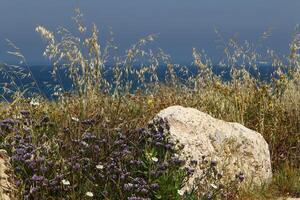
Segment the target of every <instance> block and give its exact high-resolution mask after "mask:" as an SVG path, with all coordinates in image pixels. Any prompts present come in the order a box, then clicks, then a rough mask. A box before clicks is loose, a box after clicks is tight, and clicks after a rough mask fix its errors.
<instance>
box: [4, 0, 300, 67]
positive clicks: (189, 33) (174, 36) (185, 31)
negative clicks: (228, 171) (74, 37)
mask: <svg viewBox="0 0 300 200" xmlns="http://www.w3.org/2000/svg"><path fill="white" fill-rule="evenodd" d="M77 7H79V8H80V9H81V10H82V12H83V14H84V16H85V22H86V24H87V25H90V24H91V23H92V22H95V23H96V24H97V25H98V27H99V28H100V30H101V31H102V33H103V35H104V37H105V35H106V33H107V32H108V29H109V27H112V29H113V31H114V33H115V35H116V37H115V38H116V41H117V43H118V44H119V46H120V48H121V49H123V50H124V49H126V48H128V47H129V46H130V45H131V44H133V43H134V42H135V41H137V40H138V39H140V38H141V37H143V36H146V35H148V34H152V33H154V34H158V36H159V37H158V39H157V41H156V45H157V46H158V47H160V48H162V49H164V50H165V51H166V52H167V53H169V54H170V55H171V56H172V58H173V61H174V62H177V63H189V62H191V60H192V56H191V55H192V54H191V52H192V47H196V48H198V49H205V50H206V51H207V53H208V54H209V55H210V56H214V55H217V54H218V53H217V52H219V51H218V50H217V49H216V47H217V45H216V43H215V40H216V35H215V33H214V28H217V29H219V30H220V31H221V33H222V34H223V36H224V37H225V38H228V37H231V36H233V35H234V34H235V33H239V35H240V38H241V39H242V40H244V39H247V40H250V41H251V40H256V39H257V38H258V37H259V36H260V34H261V33H262V32H264V31H265V30H267V29H268V28H269V27H271V28H272V29H273V31H272V35H271V38H270V39H268V41H267V42H266V43H265V44H266V45H267V46H269V47H271V48H274V49H276V50H277V51H279V53H287V51H288V43H289V42H290V39H291V34H292V31H293V28H294V27H295V25H296V24H298V23H299V21H300V12H299V11H298V10H299V8H300V1H299V0H289V1H288V2H287V1H280V0H264V1H262V0H251V1H247V2H246V1H238V0H227V1H222V2H221V1H218V0H205V1H204V0H203V1H202V0H189V1H176V0H164V1H161V0H152V1H145V0H129V1H120V0H119V1H117V0H99V1H92V0H90V1H80V0H76V1H59V0H48V1H38V0H27V1H23V0H2V1H1V3H0V13H1V18H0V24H1V29H0V61H6V62H13V60H12V58H11V57H9V56H7V55H6V51H7V50H8V47H7V45H6V42H5V39H6V38H8V39H10V40H12V41H14V42H15V43H16V44H17V45H18V46H19V47H20V48H21V49H22V52H23V54H24V55H25V56H26V58H27V60H28V62H29V63H30V64H32V65H36V64H47V60H46V59H45V58H43V56H42V52H43V48H44V42H43V41H42V40H41V39H40V37H39V35H38V34H37V33H35V31H34V29H35V27H36V26H38V25H44V26H45V27H48V28H49V29H51V30H55V29H56V28H57V27H58V26H66V27H72V20H71V17H72V16H73V14H74V12H73V11H74V9H75V8H77ZM101 31H100V33H101ZM100 36H101V34H100Z"/></svg>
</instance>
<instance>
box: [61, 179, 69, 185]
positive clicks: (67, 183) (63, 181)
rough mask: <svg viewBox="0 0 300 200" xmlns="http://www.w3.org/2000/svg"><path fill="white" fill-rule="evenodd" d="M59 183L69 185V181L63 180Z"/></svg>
mask: <svg viewBox="0 0 300 200" xmlns="http://www.w3.org/2000/svg"><path fill="white" fill-rule="evenodd" d="M61 182H62V184H63V185H70V184H71V183H70V181H68V180H65V179H63V180H62V181H61Z"/></svg>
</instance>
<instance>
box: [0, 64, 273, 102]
mask: <svg viewBox="0 0 300 200" xmlns="http://www.w3.org/2000/svg"><path fill="white" fill-rule="evenodd" d="M166 69H167V68H166V66H161V67H159V68H158V71H157V72H158V77H159V79H160V80H164V76H165V74H166ZM25 71H26V72H28V70H26V68H25ZM30 71H31V72H32V74H33V77H34V79H35V80H36V82H37V84H38V86H39V88H40V90H41V92H42V93H43V95H44V96H46V97H47V98H49V99H51V98H53V95H52V94H53V93H54V86H55V85H57V84H59V85H62V86H63V87H64V89H65V90H66V91H68V90H72V82H71V80H70V79H69V78H68V76H67V74H66V72H65V71H60V72H59V79H54V78H53V77H52V75H51V71H52V68H51V67H50V66H44V67H41V66H31V67H30ZM196 72H197V69H196V68H195V67H194V66H191V67H189V74H188V75H187V76H186V75H184V74H182V73H181V72H179V71H176V73H177V75H178V76H179V77H180V78H181V79H182V80H186V79H187V78H188V76H193V75H195V74H196ZM213 72H214V73H215V74H217V75H220V74H222V78H223V80H225V81H226V80H229V78H230V76H229V70H228V69H226V68H225V69H224V68H222V67H218V66H215V67H213ZM259 72H260V74H261V76H260V79H262V80H265V81H269V80H270V77H271V73H272V72H273V68H272V67H271V66H270V65H261V66H260V67H259ZM106 79H107V80H112V72H111V70H108V71H107V73H106ZM15 81H16V83H17V85H18V86H19V87H21V86H22V85H28V84H31V83H32V82H33V78H24V79H21V78H20V77H17V76H15ZM133 82H134V81H133ZM0 83H1V85H2V84H3V83H10V79H8V78H4V77H3V76H1V77H0ZM137 86H138V85H137V84H135V87H137ZM0 89H1V90H2V91H3V88H0ZM31 90H32V91H31V92H33V93H34V92H39V91H37V89H36V88H35V87H32V88H31ZM6 97H8V95H6Z"/></svg>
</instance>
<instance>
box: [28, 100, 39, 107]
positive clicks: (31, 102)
mask: <svg viewBox="0 0 300 200" xmlns="http://www.w3.org/2000/svg"><path fill="white" fill-rule="evenodd" d="M30 105H32V106H38V105H40V103H39V101H38V100H37V99H31V101H30Z"/></svg>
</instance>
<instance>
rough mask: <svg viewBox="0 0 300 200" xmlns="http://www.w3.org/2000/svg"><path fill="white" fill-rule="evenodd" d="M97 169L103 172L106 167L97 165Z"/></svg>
mask: <svg viewBox="0 0 300 200" xmlns="http://www.w3.org/2000/svg"><path fill="white" fill-rule="evenodd" d="M96 168H97V169H100V170H101V169H103V168H104V166H103V165H96Z"/></svg>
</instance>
